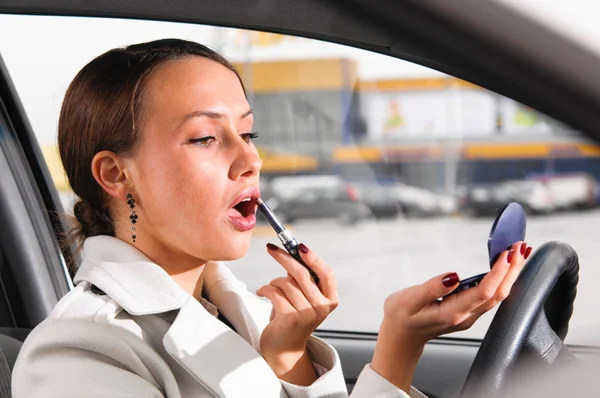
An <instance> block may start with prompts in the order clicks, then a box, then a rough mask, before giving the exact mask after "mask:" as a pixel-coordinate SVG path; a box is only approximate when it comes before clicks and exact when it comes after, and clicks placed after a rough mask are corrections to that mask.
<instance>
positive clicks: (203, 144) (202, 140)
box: [188, 135, 215, 147]
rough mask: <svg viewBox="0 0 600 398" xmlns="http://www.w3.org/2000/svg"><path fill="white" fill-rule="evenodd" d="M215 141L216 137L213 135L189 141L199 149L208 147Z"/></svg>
mask: <svg viewBox="0 0 600 398" xmlns="http://www.w3.org/2000/svg"><path fill="white" fill-rule="evenodd" d="M214 140H215V137H214V136H212V135H209V136H206V137H202V138H190V140H189V141H188V143H189V144H192V145H197V146H199V147H207V146H209V145H210V143H211V142H213V141H214Z"/></svg>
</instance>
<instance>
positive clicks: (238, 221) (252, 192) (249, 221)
mask: <svg viewBox="0 0 600 398" xmlns="http://www.w3.org/2000/svg"><path fill="white" fill-rule="evenodd" d="M247 198H250V200H252V201H253V202H254V207H255V208H254V212H255V213H256V200H257V199H258V198H260V190H259V189H258V188H256V187H248V188H245V189H244V190H242V192H240V193H239V194H238V195H237V196H236V197H235V200H234V201H233V202H232V203H231V205H230V206H229V210H232V209H233V207H234V206H235V205H237V204H238V203H240V202H241V201H242V200H244V199H247ZM235 212H236V213H237V214H229V222H230V223H231V224H232V225H233V227H234V228H235V229H237V230H238V231H241V232H245V231H249V230H251V229H253V228H254V227H255V226H256V214H255V213H251V214H248V215H247V216H246V217H243V216H242V215H241V214H240V213H239V212H237V210H235Z"/></svg>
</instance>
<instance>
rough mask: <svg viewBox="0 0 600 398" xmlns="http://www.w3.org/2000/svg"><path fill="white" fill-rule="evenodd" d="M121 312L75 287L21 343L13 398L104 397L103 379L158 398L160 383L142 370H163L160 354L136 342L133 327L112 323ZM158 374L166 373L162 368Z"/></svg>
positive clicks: (87, 288) (86, 286)
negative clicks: (92, 393)
mask: <svg viewBox="0 0 600 398" xmlns="http://www.w3.org/2000/svg"><path fill="white" fill-rule="evenodd" d="M121 312H122V309H121V308H120V307H119V306H118V305H117V304H116V303H115V302H114V301H113V300H112V299H111V298H110V297H108V296H106V295H102V294H95V293H93V292H91V291H90V285H89V284H85V283H82V284H79V285H78V286H77V287H76V288H75V289H74V290H72V291H71V292H69V293H68V294H67V295H66V296H65V297H64V298H63V299H62V300H61V301H60V302H59V303H58V304H57V305H56V307H55V308H54V310H53V311H52V313H51V315H50V316H49V317H48V318H47V319H46V320H45V321H43V322H42V323H40V324H39V325H38V326H37V327H36V328H34V330H33V331H32V332H31V333H30V334H29V336H28V337H27V339H26V340H25V342H24V344H23V347H22V348H21V351H20V353H19V356H18V358H17V361H16V363H15V366H14V369H13V375H12V384H13V393H14V394H15V395H14V396H59V395H60V394H59V391H64V392H65V393H68V394H69V395H70V394H71V393H73V392H74V391H77V392H78V393H76V394H75V395H77V394H84V395H87V394H89V393H90V391H92V390H94V389H95V390H96V391H104V392H106V393H108V391H109V390H107V388H108V386H104V387H103V386H102V384H106V383H105V381H106V380H108V379H110V380H115V381H123V382H126V383H127V384H129V383H132V384H131V385H132V386H133V385H138V384H139V386H138V387H139V388H140V391H148V396H157V395H156V394H155V393H156V392H157V391H159V390H160V389H159V384H158V383H157V382H156V380H155V379H154V377H153V375H152V373H151V372H150V370H149V369H148V366H147V365H148V364H152V363H154V364H156V366H160V367H161V368H162V366H161V365H160V363H162V360H161V358H160V355H159V354H158V353H157V352H155V351H154V350H153V349H152V348H151V347H149V346H148V345H147V344H146V343H145V342H144V341H143V339H141V338H140V336H141V330H135V328H136V327H137V325H136V324H135V323H134V322H131V321H129V322H126V323H125V324H126V325H128V326H127V327H124V326H123V324H122V322H114V321H113V320H114V319H115V318H116V317H117V316H118V315H119V314H120V313H121ZM132 325H133V326H132ZM128 328H129V329H128ZM137 328H139V327H137ZM161 370H162V371H165V372H166V371H168V369H167V367H166V364H164V369H161ZM66 385H68V387H66ZM111 388H118V383H117V385H115V386H112V387H111ZM67 389H69V390H67ZM43 391H46V392H47V393H49V394H50V395H45V393H42V392H43ZM110 391H112V390H110ZM118 391H120V390H118Z"/></svg>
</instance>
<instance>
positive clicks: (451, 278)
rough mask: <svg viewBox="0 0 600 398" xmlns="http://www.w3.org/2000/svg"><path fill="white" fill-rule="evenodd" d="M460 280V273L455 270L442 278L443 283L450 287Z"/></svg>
mask: <svg viewBox="0 0 600 398" xmlns="http://www.w3.org/2000/svg"><path fill="white" fill-rule="evenodd" d="M459 280H460V279H459V278H458V274H457V273H456V272H453V273H451V274H448V275H446V276H445V277H444V278H443V279H442V284H443V285H444V286H446V287H450V286H454V285H456V284H457V283H458V281H459Z"/></svg>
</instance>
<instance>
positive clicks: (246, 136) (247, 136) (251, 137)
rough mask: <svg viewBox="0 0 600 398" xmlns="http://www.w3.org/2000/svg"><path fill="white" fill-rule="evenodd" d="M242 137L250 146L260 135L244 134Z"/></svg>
mask: <svg viewBox="0 0 600 398" xmlns="http://www.w3.org/2000/svg"><path fill="white" fill-rule="evenodd" d="M240 137H242V138H243V139H244V141H246V142H247V143H248V144H249V143H251V142H252V141H253V140H254V139H256V138H258V133H257V132H256V131H254V132H252V133H244V134H240Z"/></svg>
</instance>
